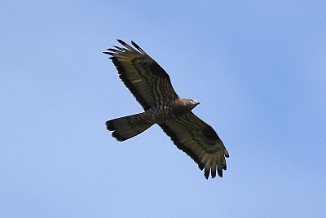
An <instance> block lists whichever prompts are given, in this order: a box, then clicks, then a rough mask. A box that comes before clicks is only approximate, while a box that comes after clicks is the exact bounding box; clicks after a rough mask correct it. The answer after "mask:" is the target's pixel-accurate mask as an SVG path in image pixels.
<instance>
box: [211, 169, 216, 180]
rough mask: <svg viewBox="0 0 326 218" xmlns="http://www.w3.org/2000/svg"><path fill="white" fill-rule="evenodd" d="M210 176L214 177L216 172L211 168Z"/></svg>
mask: <svg viewBox="0 0 326 218" xmlns="http://www.w3.org/2000/svg"><path fill="white" fill-rule="evenodd" d="M211 175H212V178H215V177H216V170H213V168H211Z"/></svg>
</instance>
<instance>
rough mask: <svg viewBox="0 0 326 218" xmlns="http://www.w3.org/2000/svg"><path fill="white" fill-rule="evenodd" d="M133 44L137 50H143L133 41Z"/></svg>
mask: <svg viewBox="0 0 326 218" xmlns="http://www.w3.org/2000/svg"><path fill="white" fill-rule="evenodd" d="M131 44H132V45H133V46H135V48H137V49H141V48H140V47H139V45H137V44H136V42H134V41H131Z"/></svg>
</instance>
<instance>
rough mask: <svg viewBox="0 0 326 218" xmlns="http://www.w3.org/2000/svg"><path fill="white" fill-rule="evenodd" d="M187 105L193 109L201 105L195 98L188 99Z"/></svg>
mask: <svg viewBox="0 0 326 218" xmlns="http://www.w3.org/2000/svg"><path fill="white" fill-rule="evenodd" d="M186 105H187V106H188V107H189V108H190V110H191V109H193V108H194V107H196V106H197V105H199V102H198V101H196V100H195V99H186Z"/></svg>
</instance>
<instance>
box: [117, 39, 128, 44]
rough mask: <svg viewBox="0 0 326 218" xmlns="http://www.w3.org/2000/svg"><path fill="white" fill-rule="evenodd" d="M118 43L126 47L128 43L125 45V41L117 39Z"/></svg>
mask: <svg viewBox="0 0 326 218" xmlns="http://www.w3.org/2000/svg"><path fill="white" fill-rule="evenodd" d="M117 41H118V42H119V43H120V44H122V45H126V44H127V43H125V42H124V41H122V40H121V39H117Z"/></svg>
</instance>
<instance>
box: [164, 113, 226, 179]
mask: <svg viewBox="0 0 326 218" xmlns="http://www.w3.org/2000/svg"><path fill="white" fill-rule="evenodd" d="M160 127H161V128H162V129H163V131H164V132H165V133H166V134H167V135H168V136H170V138H171V140H172V141H173V142H174V144H175V145H176V146H177V147H178V148H179V149H180V150H182V151H184V152H185V153H187V154H188V155H189V156H190V157H191V158H192V159H193V160H194V161H195V162H196V163H197V164H198V167H199V169H201V170H203V169H204V175H205V178H206V179H208V177H209V175H210V174H211V176H212V178H214V177H215V176H216V171H217V173H218V175H219V176H220V177H222V175H223V172H222V170H223V169H224V170H226V161H225V157H229V154H228V152H227V150H226V148H225V147H224V145H223V142H222V140H221V139H220V138H219V137H218V135H217V133H216V132H215V131H214V129H213V128H212V127H211V126H209V125H208V124H207V123H205V122H204V121H202V120H201V119H200V118H198V117H197V116H196V115H194V114H193V113H192V112H189V113H187V114H185V115H183V116H181V117H180V118H178V119H176V120H174V121H169V122H166V123H164V124H160Z"/></svg>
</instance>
